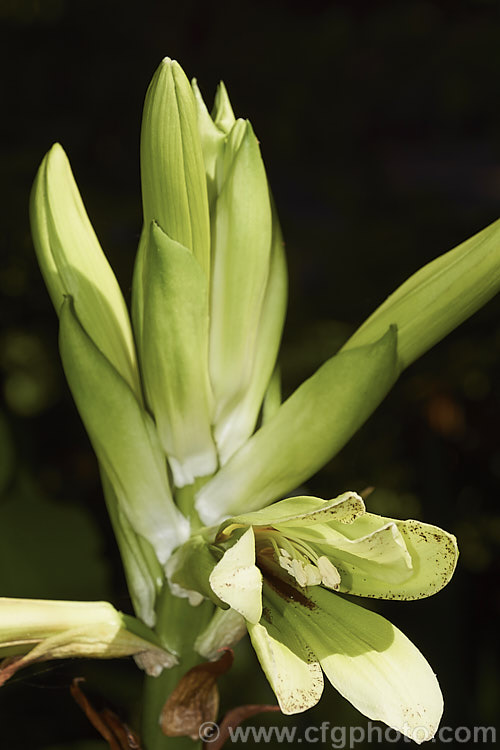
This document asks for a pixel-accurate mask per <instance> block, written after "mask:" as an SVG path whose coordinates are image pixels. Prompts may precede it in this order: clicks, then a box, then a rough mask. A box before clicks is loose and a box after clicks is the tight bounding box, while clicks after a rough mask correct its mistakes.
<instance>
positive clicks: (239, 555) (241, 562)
mask: <svg viewBox="0 0 500 750" xmlns="http://www.w3.org/2000/svg"><path fill="white" fill-rule="evenodd" d="M210 586H211V587H212V590H213V591H214V592H215V594H217V596H218V597H219V598H220V599H221V600H222V601H223V602H226V604H229V606H230V607H232V608H233V609H235V610H236V611H237V612H239V613H240V614H241V615H243V617H244V618H245V619H246V620H247V621H248V622H251V623H256V622H259V620H260V618H261V615H262V574H261V572H260V570H259V569H258V568H257V566H256V565H255V537H254V534H253V531H252V529H251V528H250V529H248V530H247V531H245V533H244V534H243V535H242V536H241V537H240V539H238V541H237V542H236V544H234V545H233V546H232V547H230V548H229V549H228V550H226V552H225V553H224V556H223V557H222V559H221V560H220V561H219V562H218V563H217V565H216V566H215V568H214V569H213V571H212V573H211V575H210Z"/></svg>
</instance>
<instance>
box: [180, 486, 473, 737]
mask: <svg viewBox="0 0 500 750" xmlns="http://www.w3.org/2000/svg"><path fill="white" fill-rule="evenodd" d="M190 549H191V550H192V554H193V559H192V561H191V564H190V560H189V557H188V556H189V550H190ZM206 549H207V551H208V552H205V554H204V555H202V554H200V547H199V544H198V543H193V542H192V543H191V544H190V543H187V544H186V545H185V548H184V549H182V548H181V549H180V550H179V551H178V552H176V553H174V555H173V557H172V559H171V563H170V567H171V578H172V580H173V582H175V583H177V584H179V585H183V586H190V585H198V587H199V590H200V592H201V593H203V594H205V595H206V596H209V597H211V598H212V599H213V600H214V601H215V602H216V603H217V604H219V606H222V607H224V606H225V605H226V606H227V605H229V606H230V607H231V608H232V609H233V610H234V611H236V612H238V613H239V614H240V615H241V616H242V617H243V618H244V619H245V621H246V625H247V628H248V632H249V634H250V637H251V639H252V643H253V646H254V648H255V651H256V652H257V655H258V658H259V660H260V662H261V664H262V667H263V669H264V671H265V673H266V675H267V677H268V679H269V682H270V683H271V686H272V687H273V690H274V691H275V693H276V696H277V698H278V701H279V704H280V707H281V709H282V711H283V712H284V713H287V714H294V713H297V712H300V711H305V710H306V709H308V708H311V706H313V705H315V703H317V701H318V700H319V698H320V697H321V693H322V691H323V677H322V671H323V672H324V673H325V674H326V676H327V677H328V679H329V680H330V682H331V683H332V684H333V685H334V686H335V687H336V688H337V689H338V690H339V692H340V693H342V695H344V696H345V697H346V698H348V699H349V700H350V701H351V703H353V705H354V706H356V707H357V708H358V709H359V710H360V711H362V712H363V713H364V714H365V715H366V716H368V717H370V718H371V719H380V720H382V721H385V722H386V723H387V724H389V726H391V727H394V728H395V729H397V730H399V731H401V732H403V733H404V734H407V735H409V736H410V737H412V736H413V734H414V732H415V730H416V728H417V727H418V728H419V731H420V732H421V734H420V738H424V737H425V736H427V738H428V739H430V738H431V737H432V736H433V735H434V733H435V731H436V729H437V726H438V724H439V719H440V717H441V713H442V709H443V699H442V696H441V691H440V689H439V685H438V682H437V679H436V677H435V675H434V672H433V671H432V669H431V668H430V667H429V665H428V664H427V662H426V661H425V659H424V657H423V656H422V654H421V653H420V652H419V651H418V650H417V648H416V647H415V646H414V645H413V644H412V643H411V642H410V641H409V640H408V639H407V638H406V637H405V636H404V635H403V634H402V633H401V632H400V631H399V630H397V628H395V627H394V626H393V625H391V623H389V622H388V621H387V620H385V619H384V618H383V617H381V616H380V615H378V614H375V613H373V612H371V611H368V610H366V609H364V608H362V607H360V606H358V605H356V604H354V603H352V602H351V601H349V600H347V599H345V598H344V597H342V596H339V594H354V595H356V596H365V597H375V598H379V599H401V600H409V599H421V598H424V597H426V596H430V595H431V594H434V593H436V592H437V591H439V590H440V589H441V588H442V587H443V586H445V585H446V583H448V581H449V580H450V578H451V576H452V574H453V571H454V569H455V565H456V560H457V555H458V551H457V545H456V540H455V538H454V537H453V536H452V535H451V534H448V533H447V532H445V531H442V530H441V529H439V528H437V527H435V526H430V525H428V524H425V523H421V522H419V521H413V520H411V521H397V520H394V519H390V518H383V517H381V516H376V515H373V514H371V513H367V512H366V510H365V506H364V502H363V500H362V498H361V497H360V496H359V495H357V494H356V493H354V492H346V493H344V494H343V495H341V496H340V497H338V498H335V499H334V500H332V501H329V502H327V501H325V500H321V499H319V498H315V497H293V498H288V499H286V500H282V501H280V502H278V503H275V504H274V505H271V506H270V507H269V508H266V509H263V510H260V511H256V512H254V513H249V514H245V515H242V516H238V517H235V518H231V519H229V520H226V521H224V522H223V523H222V525H221V526H220V528H219V529H218V531H217V533H216V534H215V537H214V539H213V540H212V541H210V540H208V541H207V542H206ZM178 563H179V564H178ZM195 566H196V569H197V573H196V579H195V577H194V576H193V575H191V576H190V575H189V571H190V570H192V569H193V567H195ZM337 592H338V593H337ZM423 730H425V732H424V731H423Z"/></svg>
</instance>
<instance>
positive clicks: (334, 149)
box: [0, 0, 500, 750]
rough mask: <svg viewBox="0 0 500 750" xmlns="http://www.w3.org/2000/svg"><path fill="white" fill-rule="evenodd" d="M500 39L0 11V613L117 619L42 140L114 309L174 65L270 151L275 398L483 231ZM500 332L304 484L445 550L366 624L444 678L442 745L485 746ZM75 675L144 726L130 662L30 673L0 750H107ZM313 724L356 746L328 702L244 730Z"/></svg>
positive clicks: (325, 6) (420, 372)
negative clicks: (76, 607) (40, 245)
mask: <svg viewBox="0 0 500 750" xmlns="http://www.w3.org/2000/svg"><path fill="white" fill-rule="evenodd" d="M499 21H500V19H499V8H498V4H497V3H496V2H494V1H493V2H488V1H487V0H484V1H481V0H478V1H477V2H474V1H473V0H469V2H466V1H465V0H457V2H455V3H452V4H451V3H446V2H437V1H435V2H433V1H425V2H424V1H416V0H415V1H410V2H405V3H400V2H397V1H396V0H391V1H388V2H377V3H373V4H369V5H367V6H366V7H365V6H364V5H363V4H361V3H352V2H348V1H347V0H345V1H342V2H326V1H323V0H311V2H309V3H308V4H307V5H306V4H305V3H302V2H300V3H299V2H297V1H295V0H292V1H290V2H285V0H268V2H263V0H258V1H257V2H254V3H251V4H247V5H245V6H241V7H240V8H239V11H238V12H235V10H234V5H230V4H229V3H227V2H221V3H218V4H216V5H213V4H204V3H197V2H195V1H194V0H185V1H184V2H182V3H179V4H175V5H174V4H172V3H165V2H161V1H160V0H145V2H143V3H141V4H139V3H134V2H130V1H128V2H127V1H124V2H121V3H118V2H114V0H111V1H105V2H97V0H86V1H84V0H71V2H70V0H10V1H9V0H0V56H1V62H2V70H3V76H2V79H3V80H2V85H3V97H2V99H3V102H4V108H3V115H4V116H3V118H2V120H1V125H0V127H1V128H2V138H1V139H0V159H1V163H2V167H3V170H2V178H1V188H0V190H1V193H0V196H1V200H0V221H1V227H2V231H1V235H0V237H1V239H0V253H1V255H0V257H1V261H0V294H1V302H0V305H1V307H0V321H1V323H0V325H1V330H0V368H1V375H2V394H3V407H2V410H1V412H0V493H1V496H0V530H1V534H2V544H1V545H0V581H1V589H0V590H1V593H2V594H3V595H17V596H33V597H54V598H55V597H57V598H59V597H60V598H75V599H78V598H82V599H94V598H108V599H109V600H111V601H112V602H113V604H115V606H117V607H119V608H121V609H123V610H125V611H130V603H129V600H128V597H127V592H126V586H125V583H124V579H123V575H122V573H121V568H120V562H119V559H118V556H117V550H116V546H115V543H114V540H113V537H112V534H111V529H110V525H109V522H108V520H107V518H106V515H105V512H104V506H103V499H102V494H101V489H100V484H99V477H98V473H97V467H96V463H95V459H94V456H93V454H92V451H91V448H90V445H89V443H88V441H87V438H86V436H85V432H84V429H83V427H82V425H81V423H80V421H79V418H78V416H77V413H76V410H75V408H74V406H73V404H72V401H71V397H70V395H69V393H68V390H67V387H66V385H65V382H64V378H63V376H62V373H61V367H60V363H59V357H58V352H57V321H56V316H55V313H54V311H53V310H52V308H51V304H50V301H49V298H48V295H47V293H46V290H45V288H44V285H43V282H42V279H41V276H40V274H39V271H38V268H37V265H36V261H35V257H34V253H33V249H32V246H31V240H30V235H29V226H28V219H27V206H28V197H29V191H30V187H31V182H32V179H33V177H34V175H35V171H36V168H37V167H38V164H39V162H40V160H41V158H42V156H43V154H44V153H45V152H46V150H47V149H48V148H49V146H50V145H51V143H52V142H53V141H54V140H60V141H61V142H62V143H63V145H64V147H65V149H66V150H67V152H68V154H69V155H70V158H71V161H72V164H73V168H74V170H75V174H76V178H77V180H78V183H79V185H80V188H81V190H82V194H83V197H84V200H85V202H86V205H87V208H88V211H89V214H90V216H91V219H92V221H93V223H94V226H95V227H96V230H97V233H98V236H99V237H100V240H101V242H102V245H103V247H104V248H105V251H106V252H107V254H108V256H109V258H110V261H111V263H112V265H113V268H115V269H117V273H118V277H119V280H120V282H121V284H122V288H123V290H124V293H125V295H126V296H127V298H128V297H129V291H130V281H131V276H132V263H133V257H134V254H135V249H136V245H137V242H138V237H139V232H140V220H141V219H140V216H141V205H140V194H139V149H138V143H139V127H140V114H141V109H142V102H143V96H144V93H145V89H146V86H147V83H148V81H149V79H150V77H151V74H152V72H153V71H154V69H155V68H156V66H157V64H158V62H159V60H160V59H161V58H162V57H163V56H164V55H167V54H168V55H170V56H171V57H174V58H178V59H179V60H180V61H181V63H182V65H183V68H184V69H185V70H186V72H187V73H188V75H196V76H197V78H198V81H199V84H200V88H201V89H202V91H203V93H204V95H205V96H206V98H207V99H210V94H211V92H214V90H215V85H216V83H217V81H218V78H219V77H222V78H224V80H225V82H226V84H227V85H228V88H229V91H230V94H231V98H232V100H233V103H234V106H235V110H236V111H238V112H242V113H243V115H248V116H249V117H251V119H252V123H253V124H254V126H255V129H256V132H257V134H258V137H259V139H260V141H261V143H262V148H263V153H264V158H265V160H266V166H267V169H268V173H269V177H270V180H271V184H272V187H273V192H274V195H275V199H276V203H277V205H278V209H279V213H280V217H281V221H282V225H283V230H284V235H285V239H286V242H287V250H288V258H289V265H290V284H291V288H290V308H289V315H288V323H287V326H286V334H285V340H284V346H283V354H282V368H283V374H284V388H285V392H286V393H288V392H290V391H291V390H292V389H293V388H294V387H295V386H296V385H298V384H299V383H300V382H301V381H302V380H303V379H304V377H306V376H307V375H309V374H310V373H312V372H313V370H314V368H315V367H316V366H317V365H319V364H320V363H321V362H323V361H324V359H325V358H326V357H327V356H328V355H330V354H331V353H333V352H334V351H335V350H336V349H337V348H338V347H339V346H340V345H341V343H342V342H343V341H344V340H345V339H346V338H347V336H348V334H349V333H350V332H351V331H352V330H354V328H355V326H356V325H357V324H359V323H360V322H361V321H362V320H363V319H364V318H365V317H366V316H367V315H368V314H369V313H370V312H371V311H372V310H373V309H374V308H375V307H376V306H377V304H378V303H379V302H381V301H382V300H383V299H384V298H385V296H386V295H387V294H388V293H389V292H390V291H392V289H394V288H395V287H396V286H397V285H398V284H399V283H401V281H402V280H403V279H404V278H406V277H407V276H408V275H409V274H410V273H411V272H413V271H414V270H416V268H418V267H419V266H421V265H422V264H423V263H425V262H427V261H428V260H430V259H431V258H433V257H435V256H436V255H438V254H440V253H441V252H444V251H446V250H448V249H450V248H451V247H453V246H455V245H456V244H458V243H459V242H460V241H462V240H463V239H465V238H467V237H468V236H470V235H471V234H473V233H475V232H476V231H478V230H479V229H481V228H482V227H483V226H486V225H487V224H488V223H490V222H491V221H493V220H494V219H496V218H497V217H498V215H499V213H500V211H499V206H500V200H499V199H500V139H499V133H500V105H499V100H498V96H497V95H496V92H497V91H498V71H499V70H500V45H498V35H499V31H500V23H499ZM499 322H500V304H499V301H498V300H495V301H493V302H492V303H491V304H490V305H489V306H488V307H487V308H486V309H485V310H483V311H481V312H480V313H479V314H477V315H476V316H475V317H474V319H472V320H471V321H469V322H467V323H466V324H464V325H463V326H462V327H461V328H460V329H459V330H457V331H456V332H455V333H453V334H452V335H451V336H450V337H449V338H448V339H447V340H445V341H444V342H443V343H442V344H440V345H439V346H438V347H437V348H436V349H435V350H433V351H432V352H430V353H428V354H427V355H426V356H425V357H424V358H423V359H422V360H421V361H419V362H417V363H416V364H415V365H413V366H412V367H411V368H410V369H409V370H408V371H407V372H406V373H405V374H404V375H403V377H402V379H401V380H400V382H399V383H398V384H397V385H396V387H395V389H394V390H393V392H392V393H391V394H390V395H389V396H388V398H387V399H386V401H385V402H384V404H383V405H382V406H381V407H380V409H379V410H378V412H377V413H376V414H375V415H374V416H373V417H372V418H371V419H370V421H369V422H368V423H367V425H365V427H363V429H362V430H361V431H360V432H359V434H358V435H357V436H356V437H355V438H354V439H353V440H352V441H351V443H350V444H349V445H348V446H346V448H345V449H344V450H343V451H342V452H341V454H339V455H338V456H337V457H335V458H334V459H333V461H332V462H331V463H330V464H329V465H328V466H327V467H326V468H325V469H324V470H323V471H322V472H321V473H320V474H318V475H317V476H316V477H314V478H313V480H312V481H311V482H310V483H309V484H308V490H309V491H310V492H311V493H315V494H318V495H320V496H323V497H333V496H335V495H337V494H339V493H340V492H343V491H344V490H346V489H355V490H363V489H365V488H366V487H375V490H374V492H373V493H372V494H371V495H370V497H369V499H368V506H369V508H370V509H371V510H373V511H375V512H377V513H383V514H388V515H394V516H398V515H399V516H401V517H411V516H417V517H419V518H421V519H422V520H425V521H429V522H432V523H437V524H439V525H442V526H444V527H445V528H446V529H448V530H450V531H453V532H454V533H456V534H457V535H458V539H459V545H460V549H461V558H460V563H459V568H458V570H457V573H456V575H455V578H454V580H453V581H452V583H451V584H450V585H449V586H448V588H447V589H446V590H445V591H443V592H442V593H440V594H439V596H438V597H435V598H431V599H429V600H424V601H421V602H414V603H408V604H401V603H393V602H387V603H373V602H370V603H369V604H370V606H376V607H377V609H378V610H379V611H381V612H382V613H383V614H385V615H386V616H387V617H389V619H391V620H392V621H393V622H394V623H395V624H397V625H398V627H400V628H401V629H402V630H403V631H404V632H405V633H406V634H407V635H408V636H409V637H410V638H411V639H412V640H413V641H414V642H415V643H417V644H418V645H419V646H420V648H421V650H422V651H423V653H424V654H425V655H426V657H427V658H428V659H429V661H430V663H431V664H432V665H433V667H434V668H435V670H436V671H437V673H438V676H439V679H440V682H441V685H442V688H443V693H444V695H445V715H444V719H443V723H444V724H445V725H447V726H463V725H467V726H473V725H477V724H487V725H496V724H498V711H499V709H498V707H499V705H500V688H499V681H498V667H497V665H498V664H499V645H498V621H499V614H500V584H499V581H500V564H499V554H498V551H499V546H500V513H499V507H498V496H499V494H500V493H499V490H500V442H499V440H498V424H499V422H500V326H499ZM236 656H237V658H236V663H235V667H234V670H233V673H232V674H231V675H230V676H229V677H228V679H227V680H226V682H225V683H223V684H222V694H223V695H222V701H223V709H224V708H227V707H230V706H232V705H234V703H235V698H234V696H235V691H236V690H237V691H238V697H237V701H238V702H239V703H245V702H250V703H254V702H257V701H262V702H272V700H273V698H272V694H271V692H270V689H269V688H268V686H267V683H266V681H265V679H264V677H263V675H262V673H261V671H260V669H259V668H258V665H257V663H256V661H255V657H254V655H253V654H252V652H251V650H250V649H248V648H247V646H246V645H245V644H241V645H240V646H239V647H238V648H237V650H236ZM76 675H84V676H86V677H87V685H88V687H87V688H86V689H87V690H88V692H89V694H90V695H91V697H93V698H94V699H95V700H96V701H101V703H103V704H106V705H111V706H112V707H114V708H115V709H116V710H117V711H118V712H120V713H121V715H122V716H124V717H125V718H126V719H128V720H129V721H130V722H131V723H132V725H135V726H138V705H139V698H140V686H141V676H140V674H139V673H138V671H137V670H136V669H135V667H134V665H133V664H132V663H128V662H120V663H118V662H113V663H94V662H89V663H83V662H82V663H80V662H78V663H76V662H68V663H62V664H57V665H54V666H52V665H44V666H43V667H40V668H38V669H36V668H34V669H33V670H32V671H31V672H30V673H27V674H25V675H23V674H22V673H21V674H20V676H19V677H17V678H15V679H14V680H13V681H12V683H7V685H6V686H5V687H4V688H2V691H1V693H0V719H1V724H2V734H1V737H2V747H6V748H9V750H25V749H27V748H30V749H31V748H44V749H45V750H66V749H69V748H72V749H73V750H97V749H98V748H101V747H104V744H103V743H101V742H100V741H99V740H97V739H96V735H95V732H94V730H93V729H92V727H90V725H89V724H88V723H87V720H86V719H85V717H84V716H83V715H81V714H80V711H79V709H78V708H77V707H76V706H75V705H74V704H73V702H72V699H71V698H70V696H69V685H70V683H71V679H72V678H73V677H74V676H76ZM235 686H236V687H235ZM323 720H328V721H331V722H332V724H334V723H336V724H339V725H349V724H352V725H362V726H364V725H366V720H365V719H363V718H361V717H360V716H359V715H358V714H357V713H356V712H355V711H354V709H352V707H350V706H349V705H348V704H347V703H346V702H345V701H343V700H342V699H341V698H340V697H339V696H338V695H337V694H336V693H335V691H333V689H331V688H327V689H326V690H325V696H324V699H323V701H322V702H321V704H320V705H319V707H317V708H316V709H314V710H313V711H311V712H309V713H308V714H306V715H303V716H298V717H295V718H292V719H290V718H285V717H279V718H278V719H277V718H276V715H275V714H271V715H267V716H263V717H259V718H258V719H255V720H253V721H254V722H255V723H263V724H268V725H269V724H274V723H280V724H281V723H287V724H292V723H296V724H297V725H299V726H301V727H307V726H310V725H314V724H317V725H320V724H321V721H323ZM83 740H85V742H84V741H83ZM436 744H437V745H439V743H436ZM359 747H362V745H359Z"/></svg>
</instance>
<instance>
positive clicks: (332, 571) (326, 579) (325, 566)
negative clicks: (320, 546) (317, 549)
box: [316, 555, 341, 591]
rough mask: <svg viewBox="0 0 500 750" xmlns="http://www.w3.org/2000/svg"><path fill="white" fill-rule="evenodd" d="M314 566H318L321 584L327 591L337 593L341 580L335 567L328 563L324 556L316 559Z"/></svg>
mask: <svg viewBox="0 0 500 750" xmlns="http://www.w3.org/2000/svg"><path fill="white" fill-rule="evenodd" d="M316 564H317V566H318V569H319V572H320V573H321V582H322V584H323V585H324V586H327V587H328V588H329V589H333V590H334V591H338V589H339V587H340V580H341V579H340V573H339V571H338V570H337V568H336V567H335V565H334V564H333V563H332V562H330V560H329V559H328V557H325V556H324V555H322V556H321V557H318V560H317V563H316Z"/></svg>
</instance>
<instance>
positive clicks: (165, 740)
mask: <svg viewBox="0 0 500 750" xmlns="http://www.w3.org/2000/svg"><path fill="white" fill-rule="evenodd" d="M213 610H214V605H213V604H212V603H211V602H209V601H204V602H202V604H200V605H199V606H198V607H192V606H191V605H190V604H189V602H188V600H187V599H180V598H179V597H176V596H173V595H172V594H171V592H170V590H169V589H168V586H165V589H164V591H163V592H162V595H161V598H160V602H159V605H158V620H157V626H156V628H155V630H156V632H157V633H158V636H159V637H160V639H161V641H162V643H163V644H164V645H165V646H166V645H167V644H169V646H168V648H169V650H171V651H172V652H173V653H175V654H177V656H178V658H179V665H178V666H176V667H173V668H172V669H165V670H164V671H163V672H162V674H161V675H160V676H159V677H146V678H145V683H144V694H143V705H142V710H143V718H142V739H143V743H144V750H198V749H199V748H201V741H200V742H195V741H193V740H191V739H189V738H184V737H167V736H166V735H165V734H163V732H162V730H161V728H160V724H159V721H160V714H161V710H162V708H163V706H164V704H165V702H166V700H167V698H168V697H169V696H170V694H171V693H172V691H173V690H174V688H175V687H176V686H177V684H178V682H179V680H180V679H181V677H183V676H184V675H185V674H186V672H187V671H188V670H189V669H191V667H194V666H195V664H198V663H199V662H201V661H203V659H202V657H200V656H199V655H198V654H197V653H196V652H195V651H194V648H193V644H194V642H195V640H196V638H197V636H198V635H199V633H200V632H201V631H202V630H203V629H204V628H205V627H206V625H207V624H208V622H209V620H210V618H211V616H212V614H213Z"/></svg>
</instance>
